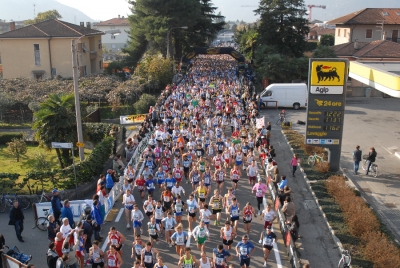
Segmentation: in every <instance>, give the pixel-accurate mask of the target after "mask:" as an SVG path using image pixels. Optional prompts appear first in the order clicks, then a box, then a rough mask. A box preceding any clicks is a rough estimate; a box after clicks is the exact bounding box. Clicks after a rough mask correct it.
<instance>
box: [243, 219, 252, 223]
mask: <svg viewBox="0 0 400 268" xmlns="http://www.w3.org/2000/svg"><path fill="white" fill-rule="evenodd" d="M252 220H253V219H251V220H249V221H246V220H245V219H244V218H243V223H251V221H252Z"/></svg>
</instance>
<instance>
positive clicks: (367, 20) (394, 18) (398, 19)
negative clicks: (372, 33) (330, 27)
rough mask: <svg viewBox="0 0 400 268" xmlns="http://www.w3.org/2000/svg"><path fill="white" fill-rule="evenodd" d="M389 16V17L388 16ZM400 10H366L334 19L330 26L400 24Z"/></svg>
mask: <svg viewBox="0 0 400 268" xmlns="http://www.w3.org/2000/svg"><path fill="white" fill-rule="evenodd" d="M386 14H387V15H386ZM399 14H400V8H364V9H361V10H358V11H356V12H353V13H350V14H347V15H344V16H342V17H339V18H336V19H333V20H331V21H329V22H328V24H345V25H350V24H353V25H354V24H377V23H378V22H379V21H383V20H384V21H385V24H400V15H399Z"/></svg>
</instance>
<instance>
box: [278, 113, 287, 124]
mask: <svg viewBox="0 0 400 268" xmlns="http://www.w3.org/2000/svg"><path fill="white" fill-rule="evenodd" d="M284 123H286V117H285V115H284V114H279V118H278V120H277V121H276V125H278V126H279V125H280V126H281V125H282V124H284Z"/></svg>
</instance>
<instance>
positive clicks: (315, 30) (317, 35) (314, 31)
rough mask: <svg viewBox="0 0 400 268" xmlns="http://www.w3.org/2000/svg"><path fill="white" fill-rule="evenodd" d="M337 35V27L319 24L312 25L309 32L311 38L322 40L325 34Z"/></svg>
mask: <svg viewBox="0 0 400 268" xmlns="http://www.w3.org/2000/svg"><path fill="white" fill-rule="evenodd" d="M327 34H331V35H335V29H331V28H326V27H325V26H324V25H323V26H318V25H317V24H314V25H311V26H310V32H309V33H308V39H309V40H318V41H321V36H323V35H327Z"/></svg>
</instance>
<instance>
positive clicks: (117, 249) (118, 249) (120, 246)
mask: <svg viewBox="0 0 400 268" xmlns="http://www.w3.org/2000/svg"><path fill="white" fill-rule="evenodd" d="M122 246H123V244H121V245H119V247H116V248H115V250H116V251H120V250H121V248H122Z"/></svg>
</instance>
